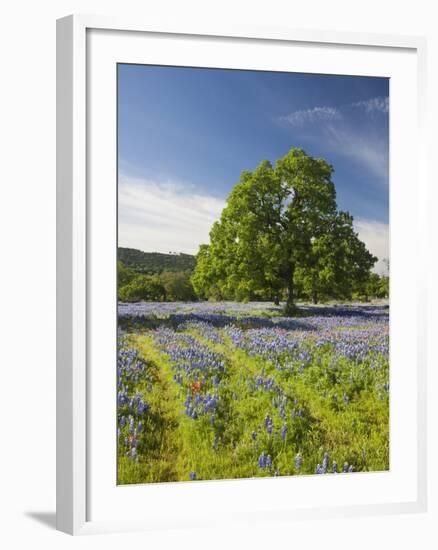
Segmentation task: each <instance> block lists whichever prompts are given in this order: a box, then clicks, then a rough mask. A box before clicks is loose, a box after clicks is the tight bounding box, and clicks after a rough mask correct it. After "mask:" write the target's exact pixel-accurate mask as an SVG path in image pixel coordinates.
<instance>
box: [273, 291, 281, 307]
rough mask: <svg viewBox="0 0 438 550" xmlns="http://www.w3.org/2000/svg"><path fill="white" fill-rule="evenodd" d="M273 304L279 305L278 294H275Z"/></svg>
mask: <svg viewBox="0 0 438 550" xmlns="http://www.w3.org/2000/svg"><path fill="white" fill-rule="evenodd" d="M274 304H275V305H276V306H279V305H280V298H279V297H278V294H276V295H275V296H274Z"/></svg>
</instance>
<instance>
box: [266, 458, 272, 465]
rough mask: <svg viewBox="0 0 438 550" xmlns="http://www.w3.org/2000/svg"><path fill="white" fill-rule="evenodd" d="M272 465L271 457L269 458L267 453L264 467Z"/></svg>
mask: <svg viewBox="0 0 438 550" xmlns="http://www.w3.org/2000/svg"><path fill="white" fill-rule="evenodd" d="M271 466H272V458H271V455H268V456H267V457H266V468H271Z"/></svg>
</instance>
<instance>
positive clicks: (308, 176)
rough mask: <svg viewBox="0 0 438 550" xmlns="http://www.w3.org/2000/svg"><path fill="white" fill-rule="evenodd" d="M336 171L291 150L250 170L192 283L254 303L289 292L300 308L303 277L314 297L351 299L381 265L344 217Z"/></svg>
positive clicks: (291, 304) (203, 251)
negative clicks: (255, 299)
mask: <svg viewBox="0 0 438 550" xmlns="http://www.w3.org/2000/svg"><path fill="white" fill-rule="evenodd" d="M332 173H333V168H332V166H330V165H329V164H328V163H327V162H326V161H325V160H323V159H316V158H313V157H311V156H309V155H307V154H306V153H305V152H304V151H303V150H302V149H291V150H290V151H289V152H288V153H287V154H286V155H285V156H284V157H283V158H281V159H280V160H278V161H277V163H276V164H275V167H274V166H272V164H271V163H270V162H269V161H267V160H264V161H262V162H261V163H260V164H259V166H257V168H256V169H255V170H254V172H250V171H243V172H242V174H241V178H240V182H239V183H238V184H236V185H235V186H234V188H233V190H232V191H231V193H230V195H229V196H228V199H227V205H226V207H225V208H224V210H223V211H222V215H221V218H220V220H219V221H218V222H216V223H215V224H214V225H213V227H212V229H211V231H210V244H209V245H202V246H201V247H200V250H199V253H198V255H197V264H196V268H195V272H194V274H193V277H192V282H193V286H194V288H195V291H196V292H197V294H198V295H199V296H201V297H214V298H218V299H221V298H233V299H238V300H240V299H250V298H251V297H253V296H257V295H260V294H261V293H264V294H265V295H266V294H268V295H269V296H270V297H272V298H273V299H275V300H276V301H277V302H278V300H279V299H280V297H281V296H282V295H283V294H284V293H285V294H286V311H287V312H288V313H291V312H293V311H294V309H295V288H294V283H295V280H296V279H297V278H299V279H300V280H301V282H302V283H303V281H305V283H306V284H307V285H308V286H309V288H310V289H311V293H312V295H313V297H314V298H315V296H317V294H318V293H321V290H322V289H324V292H327V291H329V290H331V292H332V293H333V294H335V295H337V294H339V295H345V296H347V295H348V293H349V292H350V290H351V288H352V285H353V281H354V280H355V279H357V278H359V279H360V278H361V277H365V276H366V275H368V274H369V270H370V268H371V267H372V265H373V264H374V262H375V261H376V258H374V257H373V256H372V255H371V254H370V253H369V252H368V251H367V249H366V247H365V245H364V244H363V243H362V242H361V241H360V240H359V239H358V237H357V234H356V233H355V232H354V230H353V227H352V217H351V216H350V215H349V214H347V213H343V212H338V211H337V206H336V191H335V186H334V184H333V182H332Z"/></svg>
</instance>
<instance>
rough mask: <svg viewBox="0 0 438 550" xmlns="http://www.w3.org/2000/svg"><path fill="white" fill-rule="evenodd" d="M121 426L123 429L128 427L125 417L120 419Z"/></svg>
mask: <svg viewBox="0 0 438 550" xmlns="http://www.w3.org/2000/svg"><path fill="white" fill-rule="evenodd" d="M120 426H121V427H122V429H123V428H124V427H125V426H126V418H125V417H124V416H122V418H121V419H120Z"/></svg>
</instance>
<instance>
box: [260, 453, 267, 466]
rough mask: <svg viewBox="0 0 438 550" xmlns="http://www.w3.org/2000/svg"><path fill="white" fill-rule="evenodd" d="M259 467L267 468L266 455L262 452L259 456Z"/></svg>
mask: <svg viewBox="0 0 438 550" xmlns="http://www.w3.org/2000/svg"><path fill="white" fill-rule="evenodd" d="M259 468H266V457H265V453H262V454H261V455H260V456H259Z"/></svg>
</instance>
